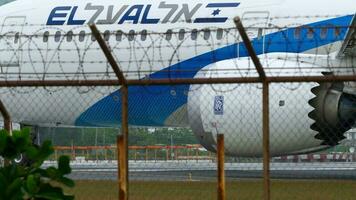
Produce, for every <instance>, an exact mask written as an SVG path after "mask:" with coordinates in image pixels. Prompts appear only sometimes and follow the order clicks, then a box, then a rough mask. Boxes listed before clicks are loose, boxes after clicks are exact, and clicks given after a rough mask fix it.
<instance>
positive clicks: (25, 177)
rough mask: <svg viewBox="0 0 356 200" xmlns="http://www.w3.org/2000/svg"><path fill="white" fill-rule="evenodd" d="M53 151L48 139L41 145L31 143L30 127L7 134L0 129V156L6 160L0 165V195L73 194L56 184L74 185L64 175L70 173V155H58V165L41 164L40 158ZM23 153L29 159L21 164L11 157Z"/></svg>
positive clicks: (65, 198) (33, 199)
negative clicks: (45, 167)
mask: <svg viewBox="0 0 356 200" xmlns="http://www.w3.org/2000/svg"><path fill="white" fill-rule="evenodd" d="M53 152H54V149H53V146H52V144H51V142H50V141H46V142H44V143H43V144H42V145H41V146H37V145H34V144H33V143H32V141H31V139H30V130H29V129H23V130H21V131H13V134H12V136H9V135H8V133H7V132H6V131H5V130H1V131H0V157H2V158H3V159H5V160H8V161H9V163H8V164H6V165H5V166H3V167H1V168H0V199H4V200H5V199H6V200H17V199H26V200H27V199H28V200H37V199H49V200H69V199H74V197H73V196H69V195H65V194H64V192H63V189H62V188H61V187H58V186H57V185H62V186H67V187H74V182H73V181H72V180H71V179H69V178H67V177H65V175H67V174H70V172H71V168H70V166H69V161H70V159H69V158H68V157H66V156H61V157H60V158H59V159H58V167H57V168H55V167H49V168H47V169H43V168H41V166H42V164H43V162H44V161H45V160H46V159H47V158H48V157H49V156H50V155H51V154H52V153H53ZM21 156H23V157H24V158H26V159H28V160H30V161H31V162H29V163H27V164H25V165H23V164H18V163H16V162H15V161H14V159H16V158H19V157H21Z"/></svg>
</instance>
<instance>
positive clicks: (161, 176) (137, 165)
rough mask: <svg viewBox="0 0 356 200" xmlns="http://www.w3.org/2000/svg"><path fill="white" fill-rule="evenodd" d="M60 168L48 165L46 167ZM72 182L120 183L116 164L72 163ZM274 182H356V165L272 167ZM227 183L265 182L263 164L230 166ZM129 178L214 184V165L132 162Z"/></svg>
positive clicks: (328, 164)
mask: <svg viewBox="0 0 356 200" xmlns="http://www.w3.org/2000/svg"><path fill="white" fill-rule="evenodd" d="M53 165H56V163H55V162H46V163H45V164H44V165H43V167H48V166H53ZM71 167H72V173H71V175H70V177H71V178H73V179H75V180H116V179H117V163H116V162H115V161H112V162H111V161H99V162H95V161H85V162H72V163H71ZM270 169H271V178H273V179H342V180H356V162H342V163H339V162H328V163H275V162H274V163H271V166H270ZM225 170H226V179H227V180H237V179H258V178H262V163H226V164H225ZM129 178H130V180H138V181H143V180H147V181H185V180H193V181H209V180H211V181H213V180H215V179H216V163H215V162H213V161H210V160H208V161H206V160H205V161H191V160H189V161H185V160H183V161H182V160H180V161H147V162H146V161H136V162H135V161H130V162H129Z"/></svg>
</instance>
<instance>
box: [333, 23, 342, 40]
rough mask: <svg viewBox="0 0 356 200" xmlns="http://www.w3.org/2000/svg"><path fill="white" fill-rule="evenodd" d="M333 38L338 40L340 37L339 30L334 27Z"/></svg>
mask: <svg viewBox="0 0 356 200" xmlns="http://www.w3.org/2000/svg"><path fill="white" fill-rule="evenodd" d="M334 36H335V38H339V37H340V36H341V28H340V27H338V26H335V27H334Z"/></svg>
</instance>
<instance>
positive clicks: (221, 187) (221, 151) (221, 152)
mask: <svg viewBox="0 0 356 200" xmlns="http://www.w3.org/2000/svg"><path fill="white" fill-rule="evenodd" d="M217 140H218V145H217V148H218V149H217V156H218V158H217V159H218V200H225V166H224V164H225V144H224V135H223V134H218V135H217Z"/></svg>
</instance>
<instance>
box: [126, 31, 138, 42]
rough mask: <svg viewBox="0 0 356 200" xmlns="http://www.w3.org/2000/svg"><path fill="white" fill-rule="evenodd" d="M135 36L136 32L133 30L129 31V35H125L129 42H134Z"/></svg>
mask: <svg viewBox="0 0 356 200" xmlns="http://www.w3.org/2000/svg"><path fill="white" fill-rule="evenodd" d="M135 36H136V31H135V30H130V31H129V33H128V34H127V39H128V40H129V41H130V42H131V41H134V40H135Z"/></svg>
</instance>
